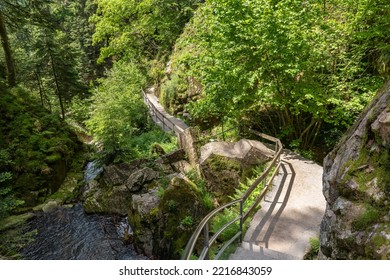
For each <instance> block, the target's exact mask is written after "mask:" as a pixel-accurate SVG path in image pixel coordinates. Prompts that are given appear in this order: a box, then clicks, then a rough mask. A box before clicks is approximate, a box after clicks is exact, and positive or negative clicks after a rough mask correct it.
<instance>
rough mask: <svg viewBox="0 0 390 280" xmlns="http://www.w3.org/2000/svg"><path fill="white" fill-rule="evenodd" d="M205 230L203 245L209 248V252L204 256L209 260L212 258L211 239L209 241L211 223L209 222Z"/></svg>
mask: <svg viewBox="0 0 390 280" xmlns="http://www.w3.org/2000/svg"><path fill="white" fill-rule="evenodd" d="M203 232H204V244H203V246H204V247H205V248H207V249H206V250H207V253H206V255H205V257H204V259H205V260H208V259H210V255H209V246H210V241H209V223H208V222H207V223H206V224H205V226H204V228H203Z"/></svg>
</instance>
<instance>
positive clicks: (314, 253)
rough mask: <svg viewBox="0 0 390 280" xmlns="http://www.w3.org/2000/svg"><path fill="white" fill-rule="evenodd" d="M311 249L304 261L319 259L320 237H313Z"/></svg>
mask: <svg viewBox="0 0 390 280" xmlns="http://www.w3.org/2000/svg"><path fill="white" fill-rule="evenodd" d="M309 243H310V249H309V251H308V252H307V253H306V254H305V256H304V257H303V259H304V260H316V259H318V253H319V251H320V246H321V244H320V240H319V238H318V237H311V238H310V239H309Z"/></svg>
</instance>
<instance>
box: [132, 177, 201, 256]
mask: <svg viewBox="0 0 390 280" xmlns="http://www.w3.org/2000/svg"><path fill="white" fill-rule="evenodd" d="M161 188H163V186H162V185H161V183H160V184H159V185H158V186H156V187H155V188H153V189H150V190H149V191H148V192H147V193H144V194H137V195H133V196H132V202H131V210H130V213H129V216H128V220H129V223H130V225H131V227H132V229H133V230H134V237H135V240H134V242H135V246H136V248H137V249H138V250H139V251H140V252H142V253H144V254H145V255H147V256H149V257H154V258H161V259H178V258H180V253H181V250H183V249H184V247H185V245H186V244H187V242H188V240H189V238H190V236H191V234H192V232H193V231H194V229H195V227H196V226H197V224H198V222H199V221H200V219H202V218H203V217H204V215H205V214H206V212H207V210H206V208H205V206H204V204H203V202H202V198H201V192H200V190H199V189H198V188H197V186H195V185H194V184H193V183H191V182H190V181H188V180H186V179H184V178H182V177H173V178H172V179H171V181H170V182H169V184H168V186H167V187H166V189H165V190H164V191H161Z"/></svg>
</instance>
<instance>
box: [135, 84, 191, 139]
mask: <svg viewBox="0 0 390 280" xmlns="http://www.w3.org/2000/svg"><path fill="white" fill-rule="evenodd" d="M141 92H142V96H143V98H144V102H145V103H146V105H147V106H148V108H149V111H150V112H151V113H153V115H154V116H155V117H156V119H158V120H159V121H160V122H161V123H162V125H163V129H164V128H165V127H167V128H169V130H170V131H172V132H173V133H175V134H176V135H178V134H180V133H181V132H183V131H184V130H183V129H182V128H181V127H179V126H178V125H177V124H175V123H174V122H172V121H171V120H170V119H168V118H167V117H166V116H165V115H164V114H162V113H161V112H160V111H159V110H158V109H157V108H156V106H155V105H154V104H153V103H152V102H150V100H149V99H148V97H147V96H146V93H145V91H144V90H141ZM168 124H170V126H169V125H168Z"/></svg>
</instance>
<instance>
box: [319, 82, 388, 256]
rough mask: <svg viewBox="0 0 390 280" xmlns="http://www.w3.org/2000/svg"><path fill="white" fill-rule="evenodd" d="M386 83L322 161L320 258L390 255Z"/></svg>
mask: <svg viewBox="0 0 390 280" xmlns="http://www.w3.org/2000/svg"><path fill="white" fill-rule="evenodd" d="M389 170H390V83H389V84H387V85H386V86H385V87H384V88H383V89H382V90H381V91H380V93H379V94H378V95H377V96H376V98H375V99H374V100H373V102H372V103H371V104H370V105H369V106H368V107H367V108H366V110H365V111H364V112H363V113H362V114H361V116H360V117H359V119H358V120H357V122H356V123H355V125H354V126H353V127H352V128H351V129H350V130H349V131H348V132H347V133H346V135H345V136H344V137H343V139H342V140H341V141H340V143H339V144H338V145H337V146H336V147H335V148H334V150H333V151H332V152H331V153H330V154H329V155H328V156H327V157H326V158H325V160H324V175H323V193H324V195H325V198H326V201H327V206H326V211H325V215H324V218H323V220H322V224H321V233H320V243H321V250H320V258H323V259H389V258H390V224H389V221H390V211H389V210H390V208H389V207H390V201H389V194H390V172H389Z"/></svg>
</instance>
